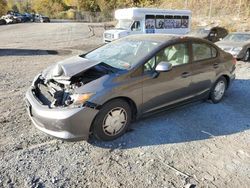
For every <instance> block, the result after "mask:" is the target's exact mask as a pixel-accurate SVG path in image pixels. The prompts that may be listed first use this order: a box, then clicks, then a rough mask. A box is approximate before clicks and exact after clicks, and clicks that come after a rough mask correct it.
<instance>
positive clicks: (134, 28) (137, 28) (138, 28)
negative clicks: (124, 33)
mask: <svg viewBox="0 0 250 188" xmlns="http://www.w3.org/2000/svg"><path fill="white" fill-rule="evenodd" d="M131 30H132V31H141V23H140V21H134V23H133V25H132V27H131Z"/></svg>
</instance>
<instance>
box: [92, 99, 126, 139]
mask: <svg viewBox="0 0 250 188" xmlns="http://www.w3.org/2000/svg"><path fill="white" fill-rule="evenodd" d="M130 122H131V109H130V106H129V104H128V103H127V102H126V101H124V100H121V99H115V100H113V101H110V102H108V103H107V104H105V105H104V106H103V107H102V108H101V109H100V111H99V113H98V115H97V117H96V118H95V120H94V122H93V128H92V131H93V134H94V136H95V137H96V138H97V139H100V140H104V141H109V140H114V139H116V138H118V137H120V136H121V135H123V134H124V133H125V132H126V129H127V127H128V125H129V124H130Z"/></svg>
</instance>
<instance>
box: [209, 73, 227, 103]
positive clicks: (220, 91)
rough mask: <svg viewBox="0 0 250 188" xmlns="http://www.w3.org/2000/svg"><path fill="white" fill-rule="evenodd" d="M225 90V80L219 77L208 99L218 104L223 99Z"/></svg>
mask: <svg viewBox="0 0 250 188" xmlns="http://www.w3.org/2000/svg"><path fill="white" fill-rule="evenodd" d="M226 89H227V80H226V78H225V77H220V78H219V79H218V80H217V81H216V82H215V84H214V86H213V87H212V89H211V91H210V95H209V98H210V99H211V101H212V102H213V103H214V104H216V103H219V102H220V101H221V100H222V99H223V97H224V94H225V92H226Z"/></svg>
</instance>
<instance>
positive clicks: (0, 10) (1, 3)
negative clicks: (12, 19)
mask: <svg viewBox="0 0 250 188" xmlns="http://www.w3.org/2000/svg"><path fill="white" fill-rule="evenodd" d="M7 8H8V7H7V2H6V1H5V0H0V16H2V15H4V14H5V13H6V11H7Z"/></svg>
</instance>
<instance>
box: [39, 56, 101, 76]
mask: <svg viewBox="0 0 250 188" xmlns="http://www.w3.org/2000/svg"><path fill="white" fill-rule="evenodd" d="M99 63H100V62H96V61H91V60H88V59H85V58H82V57H80V56H75V57H72V58H69V59H66V60H63V61H59V62H58V63H56V64H55V65H52V66H50V67H48V68H47V69H45V70H44V71H43V72H42V77H44V78H45V79H47V80H49V79H52V78H53V79H65V80H69V79H70V78H71V77H72V76H74V75H76V74H78V73H81V72H83V71H85V70H88V69H89V68H91V67H93V66H95V65H97V64H99Z"/></svg>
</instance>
